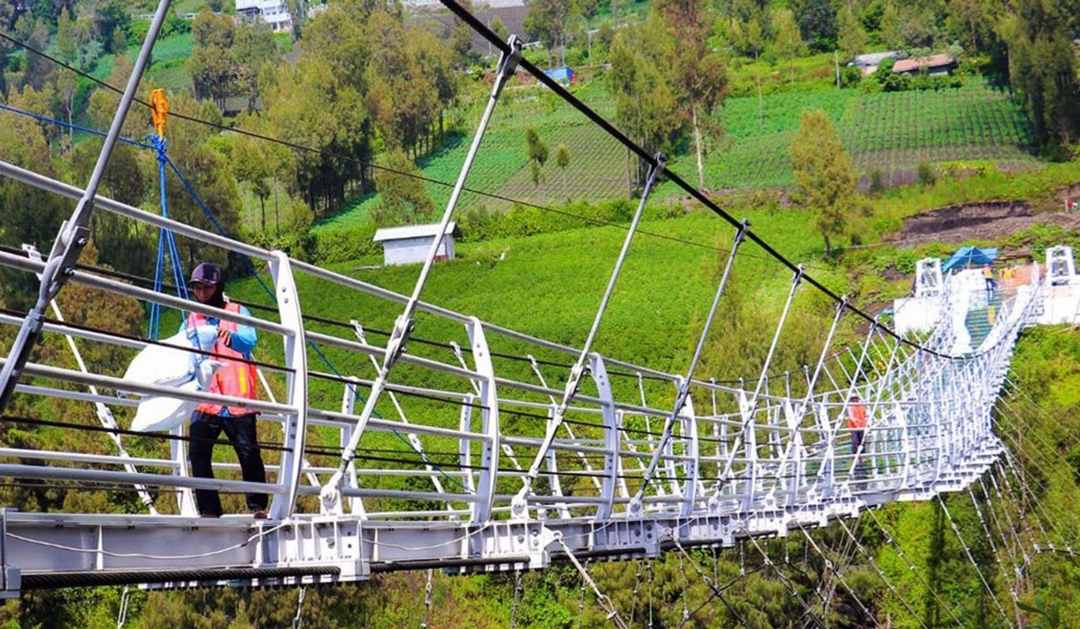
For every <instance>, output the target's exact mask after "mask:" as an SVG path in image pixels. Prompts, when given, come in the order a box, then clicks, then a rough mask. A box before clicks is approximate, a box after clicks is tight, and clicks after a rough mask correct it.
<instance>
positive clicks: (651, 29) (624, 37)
mask: <svg viewBox="0 0 1080 629" xmlns="http://www.w3.org/2000/svg"><path fill="white" fill-rule="evenodd" d="M669 46H671V41H670V39H669V38H668V34H667V30H666V29H665V28H664V27H663V26H662V25H657V24H656V23H655V18H654V17H653V16H650V18H649V20H648V21H647V22H646V23H645V24H644V25H641V26H637V27H632V28H624V29H621V30H620V31H619V33H618V34H616V35H615V40H614V42H613V43H612V45H611V52H610V54H609V58H608V60H609V62H610V63H611V70H610V71H608V73H607V83H608V88H609V89H610V90H611V93H612V94H613V95H614V97H615V118H616V121H617V122H618V123H619V126H620V127H621V128H622V129H623V130H624V131H626V132H627V134H628V135H630V137H632V138H633V139H635V140H637V141H638V143H639V144H641V145H642V146H643V147H644V148H645V150H646V151H647V152H648V153H649V154H655V153H656V152H658V151H668V152H669V151H670V148H671V147H672V146H673V144H674V141H675V139H676V138H677V136H678V134H679V132H680V131H681V130H682V129H683V128H684V127H685V125H686V118H685V116H684V115H681V114H682V111H683V110H682V109H681V108H680V107H679V101H678V100H677V98H676V94H675V90H674V89H673V88H672V86H671V84H670V82H669V80H670V74H669V73H668V72H667V69H666V68H661V67H659V66H658V65H657V63H656V60H657V59H667V58H669V55H670V54H671V53H669V52H666V50H665V49H666V48H667V47H669ZM631 159H632V158H631V156H630V154H629V153H628V154H627V160H628V161H627V186H628V188H629V189H630V191H631V192H633V190H634V189H635V188H637V187H640V186H641V185H642V184H644V182H645V176H646V174H647V173H648V169H649V163H648V161H646V160H644V159H639V160H638V162H637V168H636V174H635V175H633V176H632V175H631V173H630V160H631Z"/></svg>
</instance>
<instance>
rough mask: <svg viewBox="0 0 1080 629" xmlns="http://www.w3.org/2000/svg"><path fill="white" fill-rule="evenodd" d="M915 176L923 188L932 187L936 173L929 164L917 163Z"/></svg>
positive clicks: (935, 179)
mask: <svg viewBox="0 0 1080 629" xmlns="http://www.w3.org/2000/svg"><path fill="white" fill-rule="evenodd" d="M917 175H918V177H919V183H920V184H922V185H924V186H932V185H934V182H936V181H937V171H936V170H934V167H933V166H932V165H931V164H930V163H929V162H919V168H918V171H917Z"/></svg>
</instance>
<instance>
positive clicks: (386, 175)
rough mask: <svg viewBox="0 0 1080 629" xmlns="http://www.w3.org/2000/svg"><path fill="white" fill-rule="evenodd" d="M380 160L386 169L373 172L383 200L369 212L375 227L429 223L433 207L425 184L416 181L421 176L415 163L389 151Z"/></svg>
mask: <svg viewBox="0 0 1080 629" xmlns="http://www.w3.org/2000/svg"><path fill="white" fill-rule="evenodd" d="M380 161H381V162H382V165H383V166H385V167H386V168H385V169H379V170H376V171H375V184H376V185H377V186H378V189H379V195H380V196H381V197H382V200H381V201H380V202H379V205H378V206H376V207H375V208H374V209H373V210H372V219H373V220H374V221H375V224H376V225H378V226H380V227H383V226H386V225H404V224H411V223H421V222H427V221H430V220H431V217H432V214H434V212H435V204H434V203H433V202H432V201H431V196H430V195H428V192H427V188H425V187H424V182H423V181H421V180H420V179H418V178H417V176H418V175H420V174H421V173H420V169H418V168H417V167H416V164H415V163H413V161H412V160H411V159H409V156H408V155H406V154H405V153H404V152H403V151H400V150H397V151H391V152H390V153H388V154H387V155H386V156H385V157H384V158H383V159H382V160H380ZM400 173H406V174H400ZM409 175H413V176H409Z"/></svg>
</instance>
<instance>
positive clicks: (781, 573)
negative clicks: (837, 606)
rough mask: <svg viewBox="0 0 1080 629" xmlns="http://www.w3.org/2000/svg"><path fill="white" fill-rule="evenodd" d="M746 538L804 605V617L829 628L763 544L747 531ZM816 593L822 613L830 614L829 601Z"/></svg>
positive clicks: (766, 564)
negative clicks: (821, 606)
mask: <svg viewBox="0 0 1080 629" xmlns="http://www.w3.org/2000/svg"><path fill="white" fill-rule="evenodd" d="M746 537H747V539H749V540H750V544H751V545H752V546H753V547H754V549H755V550H757V551H758V554H760V555H761V558H762V560H763V561H764V562H765V564H764V565H765V566H767V567H770V568H772V569H773V573H774V574H776V576H777V578H779V579H780V582H781V583H783V584H784V587H786V588H787V589H788V591H790V592H791V593H792V595H794V596H795V600H797V601H799V604H800V605H802V608H803V616H809V617H810V619H811V620H812V621H814V623H815V624H816V625H818V626H819V627H828V626H829V625H828V623H827V622H825V621H824V620H823V619H821V618H819V617H818V615H817V614H815V613H814V610H813V608H812V607H811V606H810V603H808V602H807V601H806V598H805V597H803V595H802V594H801V593H799V588H798V587H796V586H795V583H794V582H793V581H792V580H791V578H790V577H788V576H787V575H786V574H784V571H783V570H781V569H780V567H779V566H777V565H776V562H775V561H773V558H772V557H770V556H769V553H768V552H766V551H765V549H764V548H762V547H761V544H758V542H757V539H756V538H755V537H754V535H752V534H750V532H749V531H747V536H746ZM740 550H741V547H740ZM814 593H815V594H817V596H818V598H820V599H821V603H822V605H823V608H822V613H823V614H828V612H829V610H828V601H826V600H825V598H824V597H823V596H822V595H821V592H819V591H817V590H814Z"/></svg>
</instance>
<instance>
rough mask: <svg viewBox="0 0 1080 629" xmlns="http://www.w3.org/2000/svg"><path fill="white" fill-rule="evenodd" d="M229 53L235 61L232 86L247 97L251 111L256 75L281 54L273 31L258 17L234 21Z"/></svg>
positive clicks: (256, 87) (257, 84)
mask: <svg viewBox="0 0 1080 629" xmlns="http://www.w3.org/2000/svg"><path fill="white" fill-rule="evenodd" d="M229 53H230V55H232V58H233V60H234V64H235V65H234V69H233V73H234V77H235V84H234V88H235V89H236V90H237V91H238V92H240V93H243V94H245V95H246V96H247V97H248V110H254V109H255V106H256V101H257V99H258V98H259V75H261V74H262V73H263V71H264V70H265V69H266V68H267V67H270V66H272V65H273V64H274V63H276V62H277V61H278V60H279V59H280V57H281V53H280V51H279V50H278V46H277V43H276V42H275V41H274V32H273V30H272V29H271V28H270V25H269V24H267V23H266V22H263V21H262V20H256V21H255V22H253V23H250V24H247V23H241V24H238V25H237V26H236V31H235V34H234V36H233V48H232V49H231V50H230V51H229Z"/></svg>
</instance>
